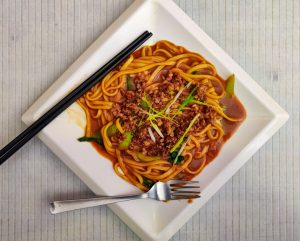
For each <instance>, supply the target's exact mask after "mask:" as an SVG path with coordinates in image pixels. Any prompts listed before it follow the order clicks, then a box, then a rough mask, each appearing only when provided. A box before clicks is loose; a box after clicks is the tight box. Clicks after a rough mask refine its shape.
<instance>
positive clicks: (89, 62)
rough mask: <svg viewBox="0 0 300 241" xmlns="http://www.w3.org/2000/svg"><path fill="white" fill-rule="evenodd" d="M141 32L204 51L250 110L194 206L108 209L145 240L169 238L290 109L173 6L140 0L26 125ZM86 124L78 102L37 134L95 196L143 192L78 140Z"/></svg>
mask: <svg viewBox="0 0 300 241" xmlns="http://www.w3.org/2000/svg"><path fill="white" fill-rule="evenodd" d="M144 30H149V31H151V32H152V33H153V37H152V38H151V39H150V40H149V41H148V42H147V44H152V43H154V42H156V41H158V40H161V39H167V40H170V41H171V42H174V43H175V44H177V45H182V46H184V47H186V48H187V49H189V50H191V51H195V52H198V53H200V54H202V55H203V56H204V57H205V58H206V59H208V60H209V61H210V62H211V63H213V64H214V65H215V66H216V68H217V70H218V73H219V74H220V75H221V76H222V77H224V78H226V77H227V76H229V74H230V73H235V75H236V79H237V81H236V93H237V96H238V97H239V99H240V100H241V102H242V103H243V105H244V106H245V108H246V110H247V119H246V120H245V121H244V123H243V124H242V126H241V127H240V128H239V129H238V131H237V132H236V133H235V134H234V135H233V137H232V138H231V139H230V140H229V141H228V142H227V143H226V144H225V145H224V147H223V149H222V150H221V152H220V154H219V155H218V157H217V158H216V159H215V160H214V161H213V162H212V163H210V164H209V165H208V166H207V167H206V168H205V170H204V171H203V172H202V173H201V174H200V175H199V176H198V177H197V178H196V179H197V180H199V182H200V185H201V187H202V197H201V198H200V199H198V200H195V201H194V202H193V203H191V204H188V203H187V202H186V201H174V202H169V203H160V202H156V201H151V200H137V201H131V202H124V203H119V204H114V205H111V206H110V208H111V209H112V210H113V211H114V212H115V213H116V214H117V215H118V216H119V217H120V218H121V219H122V220H123V221H124V222H126V223H127V225H128V226H129V227H130V228H131V229H132V230H133V231H134V232H136V233H137V234H138V235H139V236H140V237H141V238H142V239H143V240H168V239H169V238H170V237H171V236H172V235H173V234H174V233H175V232H176V231H177V230H178V229H179V228H180V227H181V226H182V225H183V224H184V223H185V222H186V221H187V220H188V219H189V218H190V217H191V216H192V215H193V214H194V213H196V212H197V211H198V209H199V208H200V207H201V206H202V205H203V204H204V203H205V202H206V201H207V200H208V199H209V198H210V197H211V196H212V195H213V194H214V193H215V192H216V191H217V190H218V189H219V188H220V187H221V186H222V185H223V184H224V183H225V182H226V181H227V180H228V179H229V178H230V177H231V176H232V175H233V174H234V173H235V172H236V171H237V170H238V169H239V168H240V167H241V166H242V165H244V164H245V162H246V161H247V160H248V159H249V158H250V157H251V156H252V155H253V154H254V153H255V152H256V151H257V150H258V149H259V148H260V147H261V146H262V145H263V144H264V143H265V142H266V141H267V140H268V139H269V138H270V137H271V136H272V135H273V134H274V133H275V132H276V131H277V130H278V129H279V128H280V127H281V126H282V125H283V124H284V123H285V122H286V121H287V119H288V114H287V113H286V112H285V111H284V110H283V109H282V108H281V107H280V106H279V105H278V104H277V103H276V102H275V101H274V100H273V99H272V98H271V97H270V96H269V95H268V94H267V93H265V91H264V90H263V89H262V88H261V87H260V86H258V84H257V83H256V82H255V81H254V80H253V79H251V77H249V75H248V74H246V73H245V71H243V70H242V69H241V67H240V66H239V65H238V64H237V63H235V62H234V61H233V60H232V59H231V58H230V57H229V56H228V55H227V54H226V53H225V52H224V51H223V50H222V49H221V48H220V47H219V46H218V45H217V44H216V43H215V42H214V41H213V40H211V39H210V38H209V37H208V36H207V35H206V34H205V33H204V32H203V31H202V30H201V29H200V28H199V27H198V26H197V25H196V24H195V23H194V22H193V21H192V20H191V19H190V18H189V17H188V16H187V15H186V14H185V13H184V12H183V11H182V10H181V9H180V8H179V7H178V6H177V5H176V4H175V3H173V2H172V1H171V0H165V1H159V0H149V1H145V0H137V1H135V2H134V3H133V4H132V5H131V6H130V7H129V8H128V9H127V10H126V11H125V12H124V13H123V14H122V15H121V16H120V17H119V18H118V20H117V21H115V22H114V23H113V24H112V25H111V26H110V27H109V28H108V29H107V30H106V31H105V32H104V33H103V34H102V35H101V36H100V37H99V38H98V39H97V40H96V41H95V42H94V43H93V44H92V45H91V46H90V47H89V48H88V49H87V50H86V51H85V52H84V53H83V54H82V55H81V56H80V57H79V58H78V59H77V61H76V62H75V63H74V64H72V66H71V67H70V68H69V69H68V70H67V71H66V72H65V73H64V74H63V75H62V76H61V77H60V78H59V79H58V80H57V81H56V82H55V83H54V84H53V85H52V86H51V87H50V88H49V89H48V90H47V91H46V92H45V93H44V94H43V95H42V96H41V97H40V98H39V99H38V100H37V101H36V102H35V103H34V104H33V105H32V106H31V107H30V108H29V110H27V112H26V113H25V114H24V115H23V117H22V119H23V121H24V122H25V123H26V124H27V125H29V124H31V123H32V122H33V121H35V120H36V119H37V118H39V117H40V116H41V115H42V114H43V113H45V112H46V111H47V110H48V109H49V108H50V107H51V106H53V105H54V104H55V103H56V102H57V101H58V100H59V99H61V98H62V97H63V96H64V95H65V94H66V93H68V92H69V91H70V90H71V89H73V88H74V87H75V86H77V85H78V84H80V83H81V82H82V81H83V80H85V79H86V78H87V77H88V76H89V75H91V74H92V73H93V72H95V71H96V70H97V69H98V68H100V67H101V66H102V65H103V64H104V63H105V62H107V61H108V60H109V59H110V58H112V57H113V56H114V55H115V54H116V53H118V52H119V51H120V50H121V49H122V48H124V47H125V46H126V45H127V44H128V43H130V42H131V41H132V40H133V39H135V38H136V37H137V36H138V35H140V34H141V33H142V32H143V31H144ZM84 126H85V116H84V112H83V111H82V110H81V109H80V107H79V106H78V105H77V104H73V105H72V106H71V107H70V108H69V109H68V110H66V111H65V112H64V113H62V114H61V115H60V116H59V117H58V118H56V120H55V121H53V122H52V123H51V124H49V125H48V126H47V127H46V128H45V129H44V130H43V131H41V132H40V134H39V137H40V138H41V139H42V141H43V142H44V143H45V144H46V145H47V146H48V147H49V148H50V149H51V150H52V151H53V152H54V153H55V154H56V155H57V156H58V157H60V158H61V159H62V160H63V161H64V162H65V164H66V165H67V166H69V167H70V168H71V169H72V170H73V171H74V172H75V173H76V174H77V175H78V176H79V177H80V178H81V179H82V181H84V182H85V183H86V184H87V185H88V186H89V187H90V188H91V190H92V191H93V192H95V193H96V194H107V195H114V194H130V193H136V192H138V190H137V189H136V188H135V187H133V186H131V185H130V184H128V183H126V182H125V181H123V180H122V179H120V178H119V177H118V176H117V175H115V173H114V171H113V168H112V165H111V162H110V161H108V160H106V159H105V158H103V157H101V156H100V155H99V154H98V153H97V152H96V151H95V150H94V148H93V147H92V146H91V145H90V144H88V143H79V142H78V141H77V138H78V137H81V136H82V135H83V134H84Z"/></svg>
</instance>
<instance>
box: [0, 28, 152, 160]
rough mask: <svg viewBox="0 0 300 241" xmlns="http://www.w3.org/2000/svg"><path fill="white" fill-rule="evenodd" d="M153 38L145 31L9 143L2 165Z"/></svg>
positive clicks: (2, 153) (0, 154)
mask: <svg viewBox="0 0 300 241" xmlns="http://www.w3.org/2000/svg"><path fill="white" fill-rule="evenodd" d="M151 36H152V33H150V32H148V31H145V32H144V33H142V34H141V35H140V36H139V37H138V38H137V39H135V40H134V41H133V42H132V43H130V44H129V45H128V46H127V47H126V48H124V49H123V50H122V51H121V52H120V53H118V54H117V55H116V56H115V57H113V58H112V59H111V60H110V61H108V62H107V63H106V64H105V65H104V66H103V67H101V68H100V69H99V70H98V71H97V72H96V73H94V74H93V75H92V76H90V77H89V78H88V79H87V80H86V81H84V82H83V83H82V84H80V85H79V86H78V87H77V88H75V89H74V90H73V91H72V92H71V93H70V94H68V95H67V96H66V97H64V98H63V99H62V100H61V101H59V102H58V103H57V104H56V105H55V106H53V107H52V108H51V109H50V110H49V111H47V112H46V113H45V114H44V115H43V116H41V117H40V118H39V119H38V120H37V121H35V122H34V123H33V124H32V125H30V126H29V127H28V128H27V129H25V130H24V131H23V132H22V133H21V134H20V135H18V136H17V137H16V138H15V139H14V140H12V141H11V142H10V143H8V144H7V145H6V146H5V147H4V148H3V149H1V150H0V165H1V164H2V163H4V162H5V161H6V160H7V159H8V158H9V157H10V156H11V155H13V154H14V153H15V152H16V151H18V150H19V149H20V148H21V147H22V146H23V145H24V144H25V143H27V142H28V141H29V140H30V139H31V138H32V137H34V136H35V135H36V134H37V133H39V132H40V131H41V130H42V129H43V128H44V127H45V126H46V125H48V124H49V123H50V122H51V121H52V120H54V119H55V118H56V117H57V116H58V115H59V114H60V113H62V112H63V111H64V110H65V109H67V108H68V107H69V106H70V105H71V104H72V103H74V102H75V101H76V100H77V99H78V98H79V97H80V96H82V95H83V94H84V93H86V92H87V91H88V90H89V89H90V88H92V87H93V86H94V85H95V84H96V83H98V82H99V81H100V80H101V79H103V78H104V77H105V76H106V75H107V74H108V73H109V72H111V71H112V70H113V69H114V68H116V67H117V66H118V65H119V64H120V63H121V62H123V61H124V60H125V59H126V58H127V57H128V56H129V55H130V54H132V52H133V51H135V50H136V49H137V48H138V47H140V46H141V45H142V44H143V43H144V42H145V41H146V40H147V39H149V38H150V37H151Z"/></svg>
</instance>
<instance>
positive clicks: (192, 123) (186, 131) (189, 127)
mask: <svg viewBox="0 0 300 241" xmlns="http://www.w3.org/2000/svg"><path fill="white" fill-rule="evenodd" d="M200 114H201V113H198V114H197V115H196V116H195V117H194V118H193V119H192V121H191V122H190V124H189V126H188V128H186V130H185V132H184V133H183V135H182V136H181V137H180V139H179V140H178V141H177V142H176V144H175V145H174V146H173V148H172V149H171V150H170V152H171V153H172V152H173V151H175V150H176V149H177V148H178V147H179V146H180V144H181V143H182V142H183V140H184V137H185V136H186V135H187V133H188V132H189V131H190V129H191V128H192V126H193V125H194V124H195V122H196V120H197V119H198V118H199V116H200Z"/></svg>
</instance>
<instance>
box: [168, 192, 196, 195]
mask: <svg viewBox="0 0 300 241" xmlns="http://www.w3.org/2000/svg"><path fill="white" fill-rule="evenodd" d="M186 193H190V194H200V193H201V192H200V191H176V192H173V193H172V195H178V194H186Z"/></svg>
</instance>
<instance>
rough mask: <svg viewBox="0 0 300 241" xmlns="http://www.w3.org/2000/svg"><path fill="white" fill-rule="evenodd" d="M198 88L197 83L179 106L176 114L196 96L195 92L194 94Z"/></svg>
mask: <svg viewBox="0 0 300 241" xmlns="http://www.w3.org/2000/svg"><path fill="white" fill-rule="evenodd" d="M197 88H198V85H196V86H195V87H194V88H193V89H192V91H191V93H190V94H189V95H188V96H187V97H186V98H185V99H184V101H183V102H182V104H181V105H180V106H179V108H178V110H177V112H176V114H175V115H177V114H178V113H179V112H180V111H182V110H183V108H184V107H185V106H187V105H188V104H189V103H190V102H191V101H192V100H193V99H194V98H195V96H194V95H193V94H194V92H195V91H196V90H197Z"/></svg>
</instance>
